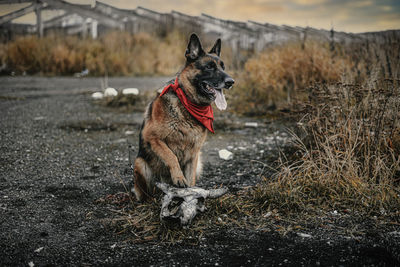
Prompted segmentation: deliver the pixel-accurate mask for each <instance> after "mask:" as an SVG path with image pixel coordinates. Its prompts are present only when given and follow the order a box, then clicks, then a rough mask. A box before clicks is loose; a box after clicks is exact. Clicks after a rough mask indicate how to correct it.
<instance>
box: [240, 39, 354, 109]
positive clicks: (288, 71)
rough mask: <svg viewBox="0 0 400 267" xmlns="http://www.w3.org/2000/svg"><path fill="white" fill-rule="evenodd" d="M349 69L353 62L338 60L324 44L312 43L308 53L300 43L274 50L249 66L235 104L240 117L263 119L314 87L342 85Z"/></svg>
mask: <svg viewBox="0 0 400 267" xmlns="http://www.w3.org/2000/svg"><path fill="white" fill-rule="evenodd" d="M349 67H351V62H350V61H349V60H347V59H345V58H343V57H335V58H334V57H333V54H332V53H331V51H330V50H329V48H328V47H327V45H324V44H321V43H317V42H309V43H307V44H306V46H305V48H304V49H302V47H301V45H300V44H299V43H290V44H285V45H283V46H279V47H272V48H269V49H267V50H265V51H264V52H262V53H261V54H256V55H254V56H253V57H252V58H250V59H249V60H248V61H247V62H246V64H245V66H244V71H243V73H242V74H241V75H240V76H239V77H238V81H239V82H238V85H237V86H236V87H235V91H234V92H235V93H234V95H235V96H236V98H234V99H233V104H234V105H235V106H237V108H236V109H237V110H239V111H240V113H244V114H255V115H263V114H265V113H266V112H267V110H268V108H270V107H275V106H276V105H280V104H282V103H287V102H290V101H291V99H292V97H293V96H294V95H295V94H297V93H298V91H299V90H300V89H304V88H306V87H307V86H308V85H310V84H313V83H315V82H336V81H339V80H340V77H341V74H342V73H343V72H344V71H345V70H346V69H348V68H349ZM243 102H246V105H242V103H243Z"/></svg>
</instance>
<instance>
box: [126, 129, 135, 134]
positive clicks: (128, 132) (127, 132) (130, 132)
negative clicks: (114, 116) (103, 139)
mask: <svg viewBox="0 0 400 267" xmlns="http://www.w3.org/2000/svg"><path fill="white" fill-rule="evenodd" d="M133 134H135V131H129V130H128V131H125V135H133Z"/></svg>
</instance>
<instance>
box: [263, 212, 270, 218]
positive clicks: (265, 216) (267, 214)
mask: <svg viewBox="0 0 400 267" xmlns="http://www.w3.org/2000/svg"><path fill="white" fill-rule="evenodd" d="M271 215H272V212H270V211H268V212H267V213H266V214H264V216H263V217H264V218H268V217H270V216H271Z"/></svg>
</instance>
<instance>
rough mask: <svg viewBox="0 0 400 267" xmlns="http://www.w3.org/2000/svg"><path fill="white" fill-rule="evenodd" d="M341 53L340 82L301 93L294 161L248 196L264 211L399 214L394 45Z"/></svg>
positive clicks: (398, 71)
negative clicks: (344, 63)
mask: <svg viewBox="0 0 400 267" xmlns="http://www.w3.org/2000/svg"><path fill="white" fill-rule="evenodd" d="M367 48H368V49H367ZM345 49H346V51H341V52H340V53H343V54H347V55H348V58H349V59H350V60H351V62H353V64H351V65H352V68H351V69H350V70H349V72H348V73H346V75H347V77H346V76H345V75H343V76H342V78H341V79H342V81H343V82H337V83H316V84H313V85H310V86H308V87H307V89H306V90H303V94H304V95H306V96H307V98H306V99H305V100H303V101H301V102H300V103H298V104H297V105H296V108H295V110H296V113H297V114H298V115H299V116H298V118H299V121H298V125H299V126H300V128H299V129H300V130H299V132H298V133H297V135H295V134H294V138H295V145H296V147H297V152H296V153H294V155H296V154H297V155H299V156H293V154H290V155H289V156H290V157H291V159H289V160H286V159H285V158H286V157H287V156H283V157H282V158H281V165H280V167H279V169H278V171H277V173H276V177H275V178H274V179H272V180H266V181H265V182H264V183H262V184H260V185H259V186H258V187H257V188H256V189H255V190H254V191H253V196H254V199H255V200H257V201H258V202H259V203H260V204H262V205H263V206H266V207H271V206H272V207H274V208H278V209H280V210H285V211H288V212H292V211H308V210H315V209H331V210H333V209H338V210H355V211H357V212H362V213H367V214H371V213H373V214H380V215H387V214H391V215H393V214H396V215H399V214H400V80H399V78H400V68H399V66H400V65H399V62H400V60H399V59H400V57H399V50H400V44H399V42H397V41H396V40H389V41H388V42H386V43H380V44H369V45H368V46H367V45H365V44H358V45H357V46H352V47H346V48H345Z"/></svg>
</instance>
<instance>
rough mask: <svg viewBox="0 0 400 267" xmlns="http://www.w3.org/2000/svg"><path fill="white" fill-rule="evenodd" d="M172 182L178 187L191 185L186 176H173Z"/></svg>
mask: <svg viewBox="0 0 400 267" xmlns="http://www.w3.org/2000/svg"><path fill="white" fill-rule="evenodd" d="M172 183H173V184H174V185H176V186H178V187H187V186H189V183H188V181H187V180H186V178H185V177H184V176H177V177H172Z"/></svg>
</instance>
